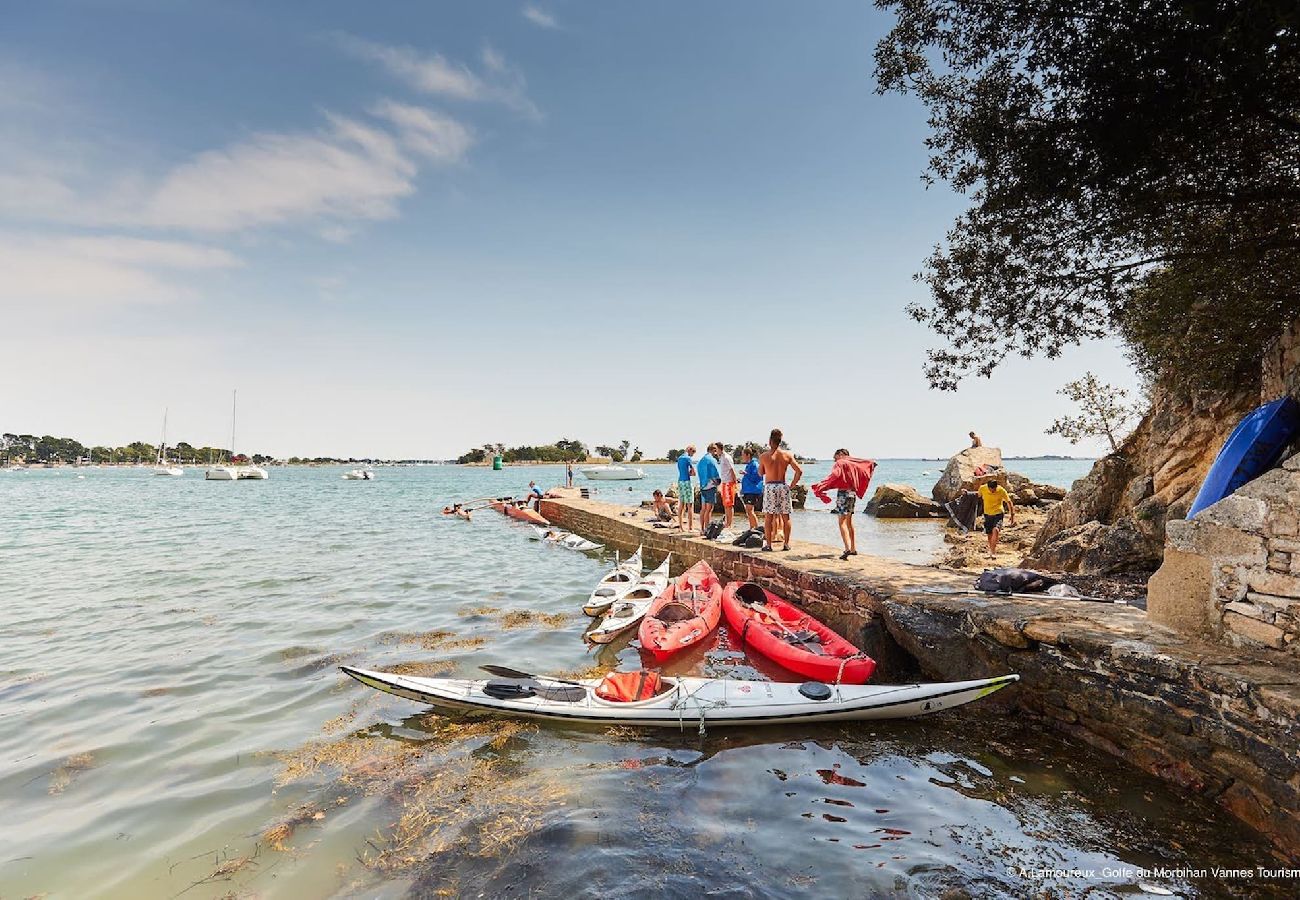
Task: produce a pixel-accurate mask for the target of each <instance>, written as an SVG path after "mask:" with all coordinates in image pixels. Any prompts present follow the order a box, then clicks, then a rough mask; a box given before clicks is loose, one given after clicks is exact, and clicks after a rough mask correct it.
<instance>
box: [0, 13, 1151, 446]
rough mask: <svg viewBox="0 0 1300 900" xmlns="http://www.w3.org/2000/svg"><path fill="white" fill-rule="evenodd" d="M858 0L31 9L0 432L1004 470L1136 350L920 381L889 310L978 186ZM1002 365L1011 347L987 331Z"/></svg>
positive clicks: (0, 59)
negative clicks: (948, 184)
mask: <svg viewBox="0 0 1300 900" xmlns="http://www.w3.org/2000/svg"><path fill="white" fill-rule="evenodd" d="M888 25H889V20H888V18H887V17H885V16H883V15H882V14H881V13H879V12H877V11H876V10H874V9H873V8H871V7H870V6H869V5H867V4H864V3H858V2H819V3H816V4H789V3H776V2H743V3H742V2H739V0H737V2H716V3H703V4H697V3H670V4H632V3H604V2H585V3H579V2H576V0H567V2H561V0H553V2H546V3H541V2H539V3H535V4H531V3H505V2H499V3H473V4H471V3H420V4H413V3H397V2H392V3H385V2H372V3H364V4H361V3H355V2H314V3H310V4H267V3H259V2H252V0H242V2H240V0H235V2H231V0H225V2H222V3H208V2H163V0H134V2H112V0H94V2H92V0H83V2H60V0H47V2H44V3H41V4H23V5H18V6H13V7H10V9H9V10H8V12H7V14H6V27H5V29H4V30H3V31H2V32H0V306H2V307H3V313H4V319H5V320H6V321H7V323H8V324H7V327H5V328H4V329H3V331H0V351H2V352H3V353H4V355H5V359H6V360H7V364H6V365H5V367H4V370H5V373H6V374H5V383H4V385H3V390H2V391H0V427H3V428H4V429H5V430H21V431H33V432H37V433H54V434H68V435H71V436H76V437H80V438H81V439H83V440H87V441H94V442H96V443H103V442H113V443H118V442H124V441H127V440H132V439H137V438H140V437H149V436H151V435H153V434H154V432H155V431H156V430H157V426H158V421H159V419H160V417H161V413H162V410H163V408H164V407H168V408H170V411H171V412H170V421H171V433H172V436H173V438H179V439H184V440H190V441H192V442H196V443H198V442H202V443H207V442H221V441H222V436H223V435H224V434H226V433H228V428H229V423H228V413H227V410H228V406H229V392H230V390H231V389H232V388H235V387H237V388H239V390H240V424H239V432H240V435H241V438H240V444H241V447H242V448H243V449H247V450H254V449H258V450H263V451H266V452H272V453H278V454H283V455H289V454H309V455H314V454H318V453H338V454H345V455H346V454H357V455H369V454H376V455H383V456H419V457H444V456H451V455H455V454H456V453H458V452H460V451H461V450H462V449H464V448H465V447H467V446H472V445H477V444H480V443H483V442H485V441H489V440H491V441H496V440H500V441H503V442H506V443H535V442H542V441H547V440H551V439H554V438H557V437H561V436H572V437H579V438H581V439H583V440H586V441H587V442H588V443H591V444H596V443H604V442H617V441H618V440H620V439H623V438H627V439H628V440H631V441H632V442H633V443H634V444H637V445H640V446H642V447H644V448H645V449H646V450H647V451H648V452H651V453H654V454H658V453H661V452H662V451H663V450H664V449H666V448H668V447H670V446H681V445H683V444H685V443H686V442H688V441H693V442H695V443H697V444H699V443H704V442H706V441H708V440H713V439H723V440H733V439H741V438H747V437H757V436H761V435H762V434H765V433H766V431H767V430H768V429H769V428H770V427H772V426H773V425H780V426H781V427H783V428H784V429H785V430H786V432H787V434H788V435H789V436H790V438H791V441H792V443H793V445H794V446H795V447H796V449H800V450H803V451H805V452H808V453H812V454H817V455H827V454H829V452H830V451H831V450H833V449H834V448H835V447H837V446H840V445H847V446H849V447H850V448H851V449H853V450H854V452H855V453H859V454H862V455H869V456H912V455H926V456H936V455H942V454H947V453H950V452H952V451H954V450H956V449H958V448H959V447H960V446H961V445H962V443H963V441H964V436H965V433H966V431H967V430H968V429H969V428H972V427H973V428H975V429H976V430H978V431H980V432H981V433H982V434H983V435H985V437H986V440H987V441H988V442H989V443H992V444H998V445H1001V446H1002V447H1003V448H1004V450H1005V451H1007V452H1008V453H1025V454H1033V453H1041V452H1063V453H1068V452H1080V453H1081V452H1090V451H1092V450H1095V449H1096V448H1095V446H1094V447H1083V448H1078V449H1076V448H1072V447H1071V446H1070V445H1068V444H1066V443H1064V442H1061V441H1059V440H1057V439H1054V438H1049V437H1047V436H1046V435H1044V434H1043V433H1042V432H1043V429H1044V428H1045V427H1046V426H1047V425H1048V424H1049V423H1050V422H1051V420H1052V419H1053V418H1054V417H1055V416H1056V415H1058V414H1060V413H1061V412H1063V411H1065V410H1064V407H1063V405H1062V404H1063V402H1064V401H1062V400H1061V399H1060V398H1059V397H1057V396H1056V395H1055V393H1054V392H1055V390H1056V389H1057V388H1059V387H1060V386H1061V385H1062V384H1063V383H1064V382H1066V381H1068V380H1070V379H1071V378H1074V377H1076V376H1077V375H1079V374H1081V373H1082V372H1083V371H1084V370H1085V369H1092V370H1093V371H1096V372H1097V373H1098V374H1099V375H1101V376H1102V377H1103V378H1104V379H1106V380H1110V381H1112V382H1115V383H1120V384H1123V385H1126V386H1131V385H1132V384H1133V383H1134V379H1133V376H1132V374H1131V373H1130V372H1129V370H1128V367H1127V366H1126V364H1125V362H1124V360H1123V357H1122V355H1121V354H1120V353H1119V351H1118V350H1117V348H1115V347H1114V346H1111V345H1108V344H1099V345H1094V346H1090V347H1086V348H1082V349H1080V350H1078V351H1076V352H1072V353H1070V354H1067V356H1066V357H1065V358H1064V359H1062V360H1058V361H1054V362H1047V361H1023V360H1019V359H1013V360H1008V362H1007V364H1006V365H1005V366H1004V367H1003V368H1002V369H1001V370H1000V371H999V372H998V374H996V375H995V376H994V378H993V379H991V380H989V381H984V380H975V381H971V382H968V383H967V384H965V385H964V386H963V388H962V390H961V391H959V392H958V393H956V394H941V393H938V392H934V391H931V390H929V389H928V388H927V386H926V383H925V380H924V377H923V375H922V365H923V363H924V352H925V349H926V348H927V347H929V346H932V345H934V343H935V338H934V337H933V336H932V335H931V334H930V333H929V332H927V331H926V330H925V329H924V328H922V327H921V326H919V325H917V324H915V323H913V322H911V321H910V320H908V318H907V316H906V314H905V313H904V311H903V307H904V306H905V304H906V303H907V302H908V301H909V300H914V299H918V298H922V297H923V289H922V288H921V287H920V286H919V285H917V284H916V283H914V282H913V281H912V277H911V276H912V274H913V273H914V272H915V271H916V270H917V269H918V268H919V267H920V264H921V261H922V260H923V259H924V258H925V256H926V255H927V254H928V252H929V250H930V248H931V247H932V246H933V245H934V244H935V243H936V242H938V241H941V240H942V238H943V235H944V233H945V231H946V230H947V228H948V226H949V224H950V222H951V220H952V218H953V217H954V215H955V214H956V213H957V212H958V211H959V210H960V209H961V208H962V206H963V204H962V198H960V197H957V196H954V195H952V194H951V193H949V192H948V191H947V190H946V189H944V188H942V187H938V188H931V189H929V190H926V189H925V187H924V186H923V184H922V182H921V178H920V176H921V173H922V171H923V169H924V167H925V150H924V146H923V143H922V142H923V140H924V137H925V134H926V127H925V111H924V109H923V108H922V107H921V106H920V104H919V103H918V102H917V101H916V100H915V99H914V98H908V97H898V96H892V95H891V96H887V97H881V96H878V95H876V94H875V93H874V83H873V81H872V78H871V52H872V48H873V46H874V44H875V41H876V40H877V39H878V38H879V37H880V35H882V34H883V33H884V32H885V30H886V29H887V28H888ZM988 349H989V352H997V342H996V341H990V343H989V348H988Z"/></svg>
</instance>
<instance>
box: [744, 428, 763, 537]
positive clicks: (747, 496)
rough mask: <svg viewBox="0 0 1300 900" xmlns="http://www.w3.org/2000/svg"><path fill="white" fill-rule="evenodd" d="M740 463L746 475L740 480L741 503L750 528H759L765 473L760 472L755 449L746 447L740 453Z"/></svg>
mask: <svg viewBox="0 0 1300 900" xmlns="http://www.w3.org/2000/svg"><path fill="white" fill-rule="evenodd" d="M740 461H741V463H742V464H743V465H744V467H745V469H744V474H743V475H742V476H741V478H740V502H741V503H743V504H744V505H745V517H746V518H747V519H749V527H750V528H757V527H758V510H760V509H762V508H763V473H762V472H760V471H759V468H758V460H756V459H754V448H753V447H748V446H747V447H745V448H744V449H743V450H741V451H740Z"/></svg>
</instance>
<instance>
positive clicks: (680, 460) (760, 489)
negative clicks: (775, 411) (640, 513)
mask: <svg viewBox="0 0 1300 900" xmlns="http://www.w3.org/2000/svg"><path fill="white" fill-rule="evenodd" d="M782 440H783V436H782V434H781V429H779V428H773V429H772V433H771V435H770V436H769V437H768V449H767V450H765V451H763V452H762V453H760V454H758V455H757V456H755V454H754V449H753V448H751V447H745V448H743V449H742V450H741V451H740V465H741V467H742V468H741V469H740V471H739V472H737V470H736V465H735V464H734V463H733V462H732V459H731V455H730V454H729V453H727V451H726V447H725V446H724V445H723V443H722V442H721V441H715V442H713V443H712V444H709V445H708V447H706V448H705V451H704V453H703V454H701V455H700V457H699V458H698V459H696V458H695V445H694V444H687V445H686V449H685V451H684V452H683V453H682V454H681V456H679V457H677V498H678V501H679V502H678V505H677V527H678V528H681V529H682V530H683V531H694V530H695V485H696V483H697V482H698V484H699V493H700V534H704V533H705V531H706V530H707V529H708V526H709V523H710V521H711V520H712V518H713V510H714V509H715V508H716V507H718V505H719V504H721V507H722V516H723V528H724V529H725V528H730V527H731V525H732V521H733V517H734V513H735V506H736V497H737V495H738V494H739V496H740V501H741V505H742V506H743V508H744V510H745V516H746V518H748V520H749V527H750V528H751V529H753V528H757V527H758V514H759V512H761V513H762V515H763V534H764V536H765V537H764V541H763V549H764V550H771V549H773V548H772V541H773V540H774V539H775V536H776V535H780V537H781V540H782V543H783V544H784V546H783V547H782V548H781V549H783V550H789V549H790V511H791V501H790V490H791V488H793V487H794V486H795V485H796V484H798V483H799V479H800V478H801V477H802V476H803V468H802V467H801V466H800V465H799V462H798V460H796V459H795V458H794V454H793V453H791V452H790V451H789V450H785V449H783V448H782V447H781V441H782ZM791 470H793V471H794V477H793V478H792V479H791V480H790V482H789V483H788V484H787V483H786V475H787V474H788V473H789V472H790V471H791ZM692 479H695V480H694V481H693V480H692ZM655 494H656V498H655V506H656V508H657V509H660V510H662V509H663V508H665V507H666V506H667V501H666V500H664V498H663V496H662V494H661V493H660V492H658V491H656V492H655ZM661 516H662V512H661Z"/></svg>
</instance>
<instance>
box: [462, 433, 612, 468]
mask: <svg viewBox="0 0 1300 900" xmlns="http://www.w3.org/2000/svg"><path fill="white" fill-rule="evenodd" d="M497 453H500V454H501V458H502V459H503V460H504V461H505V462H581V461H582V460H584V459H586V458H587V456H588V454H587V445H586V444H584V443H582V441H575V440H570V439H568V438H561V439H560V440H558V441H556V442H555V443H554V444H543V445H540V446H536V447H534V446H528V445H525V446H520V447H510V448H507V447H506V445H505V444H484V445H483V446H482V447H475V448H474V449H472V450H470V451H468V452H466V453H463V454H461V455H460V456H458V457H457V458H456V462H458V463H460V464H461V465H465V464H467V463H484V462H490V461H491V459H492V457H493V456H494V455H496V454H497Z"/></svg>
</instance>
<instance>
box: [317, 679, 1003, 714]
mask: <svg viewBox="0 0 1300 900" xmlns="http://www.w3.org/2000/svg"><path fill="white" fill-rule="evenodd" d="M340 668H341V669H342V670H343V671H344V672H345V673H347V674H348V675H351V676H352V677H353V678H355V679H356V680H357V681H360V682H361V683H362V684H364V685H367V686H369V687H372V688H375V689H376V690H380V691H385V692H386V693H389V694H394V695H396V696H398V697H404V698H406V699H407V700H414V701H415V702H417V703H427V704H429V705H430V706H434V707H437V708H438V709H444V710H457V711H462V712H470V713H485V714H497V715H511V716H519V717H522V718H527V719H556V720H561V721H567V722H587V723H593V724H600V725H640V726H660V727H687V726H690V727H692V728H694V727H696V726H704V725H711V726H715V727H716V726H721V725H758V724H772V725H775V724H781V723H788V722H843V721H850V720H858V719H902V718H910V717H913V716H924V715H929V714H931V713H936V712H939V711H941V710H945V709H952V708H954V707H957V706H962V705H964V704H966V703H970V702H972V701H974V700H979V699H980V698H981V697H987V696H988V695H989V694H992V693H993V692H994V691H997V690H1000V689H1001V688H1004V687H1006V686H1007V685H1009V684H1013V683H1015V682H1016V681H1018V680H1019V679H1020V676H1019V675H1000V676H998V677H996V678H981V679H978V680H976V681H950V682H941V683H937V684H894V685H865V684H860V685H849V684H843V685H826V684H822V683H821V682H805V683H804V684H786V683H781V682H774V681H735V680H732V679H729V678H686V677H679V678H671V677H666V676H665V677H662V678H661V680H660V684H659V688H660V690H661V693H658V694H656V695H655V696H653V697H651V698H650V699H648V700H630V701H628V700H605V699H603V698H601V697H600V696H598V694H597V689H598V688H599V687H600V685H601V683H602V682H601V680H600V679H586V680H582V681H563V680H557V679H551V678H546V677H543V676H533V677H531V678H527V679H492V680H486V681H485V680H474V679H466V678H419V677H416V676H412V675H392V674H389V673H386V672H374V671H370V670H367V669H354V668H352V667H350V666H340ZM815 698H822V699H815Z"/></svg>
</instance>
